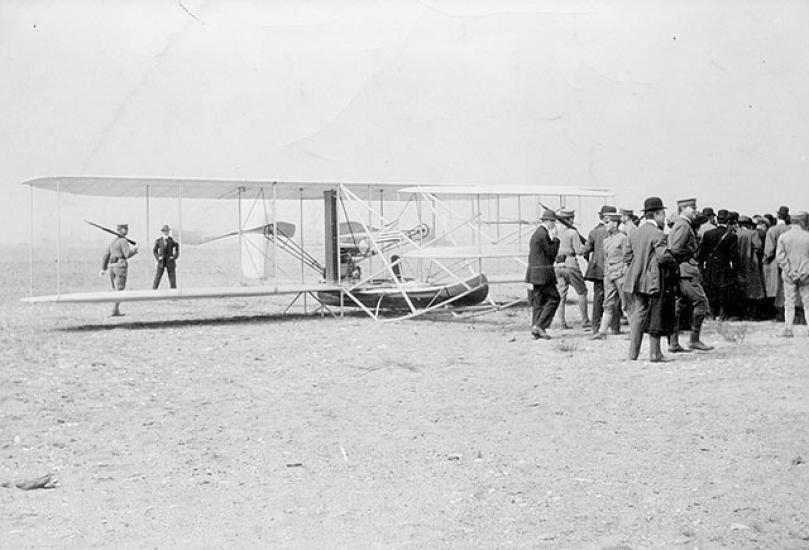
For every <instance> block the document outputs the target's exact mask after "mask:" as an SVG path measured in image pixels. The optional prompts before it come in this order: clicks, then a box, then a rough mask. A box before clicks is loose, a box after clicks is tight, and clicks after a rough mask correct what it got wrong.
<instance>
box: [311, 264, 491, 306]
mask: <svg viewBox="0 0 809 550" xmlns="http://www.w3.org/2000/svg"><path fill="white" fill-rule="evenodd" d="M403 290H404V293H406V294H407V297H408V298H409V299H410V302H411V303H412V304H413V307H415V308H416V309H426V308H428V307H432V306H437V305H440V304H442V303H444V302H447V301H448V300H451V302H449V304H448V305H452V306H473V305H476V304H479V303H480V302H482V301H483V300H485V299H486V296H488V295H489V281H488V279H486V275H484V274H483V273H480V274H478V275H474V276H472V277H470V278H468V279H466V280H465V281H462V282H461V281H459V282H455V283H450V284H434V283H425V282H422V281H404V282H402V283H401V288H400V287H399V286H397V284H396V283H394V282H393V281H392V280H390V279H377V280H374V281H369V282H368V283H367V284H364V285H362V286H360V287H357V288H354V289H352V290H351V291H350V292H351V295H352V296H354V298H355V299H356V300H357V301H358V302H360V303H361V304H362V305H364V306H365V307H367V308H370V309H387V310H407V311H409V310H410V307H409V305H408V303H407V300H406V299H405V297H404V293H403V292H402V291H403ZM317 299H318V300H319V301H320V302H321V303H322V304H325V305H328V306H339V305H340V292H337V291H332V290H324V291H320V292H318V293H317ZM343 305H344V306H354V307H359V306H357V303H356V302H355V301H354V300H352V299H351V298H350V297H349V296H344V298H343Z"/></svg>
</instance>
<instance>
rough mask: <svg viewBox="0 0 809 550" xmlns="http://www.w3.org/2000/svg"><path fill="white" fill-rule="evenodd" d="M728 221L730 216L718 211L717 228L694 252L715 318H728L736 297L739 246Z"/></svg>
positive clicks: (727, 213)
mask: <svg viewBox="0 0 809 550" xmlns="http://www.w3.org/2000/svg"><path fill="white" fill-rule="evenodd" d="M729 221H730V213H729V212H728V211H727V210H724V209H722V210H719V212H717V214H716V229H711V230H710V231H708V232H707V233H705V236H704V237H703V238H702V242H701V243H700V248H699V252H698V253H697V262H699V265H700V268H701V271H702V275H703V281H704V285H705V287H704V288H705V294H706V295H707V296H708V303H709V305H710V309H711V311H712V312H713V315H714V317H718V318H722V319H727V318H728V317H730V316H731V315H732V314H733V313H734V312H735V306H736V304H735V301H736V295H737V294H736V293H737V290H736V271H737V269H738V265H739V244H738V239H737V237H736V233H735V232H734V231H733V230H732V229H731V228H730V227H728V222H729Z"/></svg>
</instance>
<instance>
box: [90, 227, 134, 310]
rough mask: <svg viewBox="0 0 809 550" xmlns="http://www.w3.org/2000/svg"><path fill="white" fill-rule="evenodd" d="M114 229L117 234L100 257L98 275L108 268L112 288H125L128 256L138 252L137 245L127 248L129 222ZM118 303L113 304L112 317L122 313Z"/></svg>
mask: <svg viewBox="0 0 809 550" xmlns="http://www.w3.org/2000/svg"><path fill="white" fill-rule="evenodd" d="M116 229H117V231H118V236H117V237H115V239H113V240H112V242H111V243H110V244H109V246H108V247H107V251H106V252H105V253H104V256H103V258H102V259H101V273H99V276H103V275H104V274H105V273H106V272H107V269H109V271H110V284H112V288H113V290H124V289H125V288H126V276H127V273H128V271H129V258H131V257H132V256H134V255H135V254H137V253H138V245H134V246H133V247H132V248H129V241H128V240H127V239H126V236H127V234H128V233H129V224H126V223H120V224H118V226H117V227H116ZM120 305H121V304H120V302H115V304H113V306H112V316H113V317H119V316H121V315H123V314H122V313H121V309H120Z"/></svg>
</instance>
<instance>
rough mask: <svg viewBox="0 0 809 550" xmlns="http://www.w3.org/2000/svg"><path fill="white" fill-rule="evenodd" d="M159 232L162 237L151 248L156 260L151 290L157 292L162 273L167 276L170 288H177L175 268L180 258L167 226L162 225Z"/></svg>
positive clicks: (178, 247)
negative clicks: (165, 273) (166, 273)
mask: <svg viewBox="0 0 809 550" xmlns="http://www.w3.org/2000/svg"><path fill="white" fill-rule="evenodd" d="M160 231H161V232H162V233H163V235H162V236H160V237H158V238H157V240H156V241H155V242H154V247H152V254H153V255H154V258H155V260H157V271H156V272H155V275H154V283H152V288H153V289H155V290H157V287H159V286H160V279H162V278H163V272H164V271H167V272H168V274H169V285H170V286H171V288H177V277H176V267H177V258H179V257H180V245H179V244H177V242H176V241H175V240H174V239H173V238H172V237H171V228H170V227H169V226H168V225H164V226H163V227H162V229H160Z"/></svg>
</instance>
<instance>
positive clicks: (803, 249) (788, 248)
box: [775, 224, 809, 308]
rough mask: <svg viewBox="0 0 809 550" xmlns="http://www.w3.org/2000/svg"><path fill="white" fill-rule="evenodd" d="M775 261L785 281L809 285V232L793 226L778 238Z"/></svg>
mask: <svg viewBox="0 0 809 550" xmlns="http://www.w3.org/2000/svg"><path fill="white" fill-rule="evenodd" d="M775 261H777V262H778V265H779V266H780V267H781V272H782V273H783V277H784V280H785V281H787V280H789V281H792V282H793V283H800V284H809V231H806V230H804V229H801V226H799V225H795V224H793V225H792V226H791V229H790V230H789V231H787V232H785V233H784V234H783V235H781V236H780V237H779V238H778V247H777V249H776V252H775ZM805 307H806V304H804V308H805Z"/></svg>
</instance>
